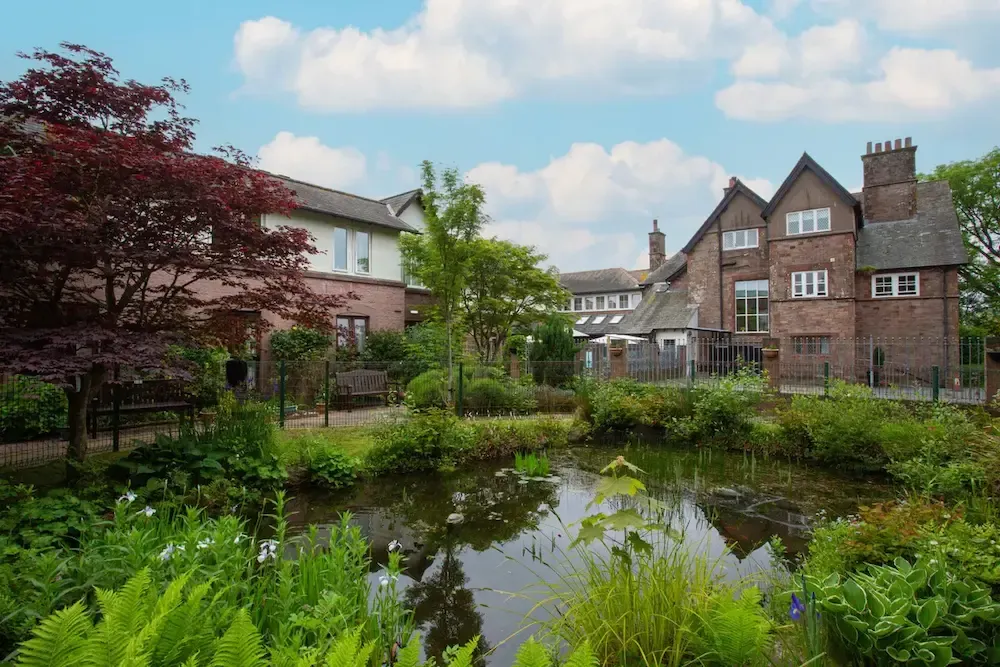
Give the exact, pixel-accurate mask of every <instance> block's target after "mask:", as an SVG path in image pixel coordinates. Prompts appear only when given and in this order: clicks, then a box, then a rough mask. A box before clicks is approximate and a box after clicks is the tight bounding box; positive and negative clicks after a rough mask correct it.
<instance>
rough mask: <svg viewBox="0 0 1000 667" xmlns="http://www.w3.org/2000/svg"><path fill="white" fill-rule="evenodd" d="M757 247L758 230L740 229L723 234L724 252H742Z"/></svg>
mask: <svg viewBox="0 0 1000 667" xmlns="http://www.w3.org/2000/svg"><path fill="white" fill-rule="evenodd" d="M756 247H757V230H756V229H738V230H736V231H734V232H723V233H722V249H723V250H740V249H742V248H756Z"/></svg>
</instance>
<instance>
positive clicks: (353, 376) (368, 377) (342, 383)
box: [334, 370, 393, 411]
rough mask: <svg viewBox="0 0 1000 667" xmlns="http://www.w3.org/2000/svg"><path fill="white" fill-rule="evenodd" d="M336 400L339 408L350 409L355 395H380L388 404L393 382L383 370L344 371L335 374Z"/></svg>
mask: <svg viewBox="0 0 1000 667" xmlns="http://www.w3.org/2000/svg"><path fill="white" fill-rule="evenodd" d="M334 377H335V380H336V388H337V402H338V404H339V405H340V407H341V409H344V410H348V411H349V410H350V409H351V407H352V403H353V399H354V397H355V396H382V397H384V400H385V404H386V405H388V404H389V392H390V391H391V387H392V385H393V383H390V382H389V374H388V373H387V372H385V371H366V370H360V371H344V372H341V373H336V374H335V376H334Z"/></svg>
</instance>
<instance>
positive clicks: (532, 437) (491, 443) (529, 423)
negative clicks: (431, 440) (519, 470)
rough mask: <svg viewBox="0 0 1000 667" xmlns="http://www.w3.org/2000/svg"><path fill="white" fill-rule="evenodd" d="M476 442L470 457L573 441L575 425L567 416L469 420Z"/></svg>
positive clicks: (497, 455) (472, 439)
mask: <svg viewBox="0 0 1000 667" xmlns="http://www.w3.org/2000/svg"><path fill="white" fill-rule="evenodd" d="M462 426H463V427H464V428H465V429H467V431H468V433H469V435H468V438H469V440H470V442H471V443H472V445H471V447H470V448H469V450H468V451H467V452H466V458H467V459H476V460H489V459H498V458H506V457H510V456H513V455H514V454H516V453H517V452H528V451H533V450H538V449H549V448H552V447H565V446H566V445H567V444H569V439H570V436H571V432H572V431H573V428H574V425H573V423H572V422H571V421H568V420H565V419H549V418H542V419H524V420H519V419H513V420H512V419H491V420H487V421H473V422H465V423H464V424H462Z"/></svg>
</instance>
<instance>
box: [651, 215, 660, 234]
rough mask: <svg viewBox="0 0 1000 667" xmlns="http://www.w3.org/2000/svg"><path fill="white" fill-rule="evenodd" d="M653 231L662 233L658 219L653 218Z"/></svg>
mask: <svg viewBox="0 0 1000 667" xmlns="http://www.w3.org/2000/svg"><path fill="white" fill-rule="evenodd" d="M653 231H654V232H658V231H660V223H659V221H657V219H656V218H653Z"/></svg>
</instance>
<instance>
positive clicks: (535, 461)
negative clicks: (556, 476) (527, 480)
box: [514, 452, 549, 477]
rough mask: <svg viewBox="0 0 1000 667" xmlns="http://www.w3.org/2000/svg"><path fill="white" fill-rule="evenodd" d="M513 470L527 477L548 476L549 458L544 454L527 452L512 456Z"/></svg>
mask: <svg viewBox="0 0 1000 667" xmlns="http://www.w3.org/2000/svg"><path fill="white" fill-rule="evenodd" d="M514 470H516V471H518V472H520V473H524V474H526V475H528V476H529V477H545V476H546V475H548V474H549V457H548V456H546V455H545V452H539V453H535V452H528V453H527V454H522V453H521V452H516V453H515V454H514Z"/></svg>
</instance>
